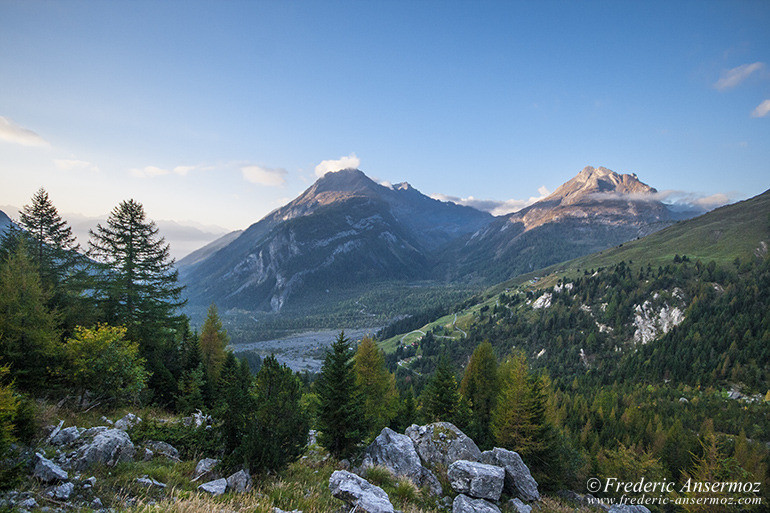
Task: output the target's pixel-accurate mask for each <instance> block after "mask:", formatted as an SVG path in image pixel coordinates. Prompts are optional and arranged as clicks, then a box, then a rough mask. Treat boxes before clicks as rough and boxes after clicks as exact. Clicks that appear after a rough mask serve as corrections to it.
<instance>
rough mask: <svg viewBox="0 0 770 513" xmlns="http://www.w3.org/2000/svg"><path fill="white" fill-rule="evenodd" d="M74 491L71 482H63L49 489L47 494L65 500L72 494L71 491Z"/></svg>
mask: <svg viewBox="0 0 770 513" xmlns="http://www.w3.org/2000/svg"><path fill="white" fill-rule="evenodd" d="M74 491H75V485H74V484H72V483H63V484H60V485H59V486H57V487H56V488H54V489H53V490H51V491H50V492H48V493H49V495H50V496H51V497H53V498H54V499H59V500H62V501H66V500H68V499H69V498H70V496H71V495H72V492H74Z"/></svg>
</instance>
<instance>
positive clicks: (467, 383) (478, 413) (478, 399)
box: [460, 342, 498, 449]
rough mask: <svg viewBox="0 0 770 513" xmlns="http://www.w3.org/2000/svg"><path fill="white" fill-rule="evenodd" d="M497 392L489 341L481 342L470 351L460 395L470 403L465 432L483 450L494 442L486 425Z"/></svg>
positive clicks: (493, 361) (490, 446)
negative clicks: (467, 431) (471, 352)
mask: <svg viewBox="0 0 770 513" xmlns="http://www.w3.org/2000/svg"><path fill="white" fill-rule="evenodd" d="M497 392H498V382H497V357H496V356H495V353H494V350H493V349H492V344H490V343H489V342H483V343H481V344H479V346H478V347H476V349H475V350H474V351H473V354H472V355H471V359H470V362H468V366H467V367H466V368H465V374H464V375H463V380H462V382H461V383H460V394H462V396H463V397H465V399H466V400H467V401H468V402H469V403H470V408H471V413H472V415H471V422H470V426H469V428H470V429H469V433H468V435H469V436H470V437H471V438H473V440H475V441H476V443H478V444H479V446H480V447H483V448H485V449H488V448H492V445H493V444H494V437H493V435H492V430H491V427H490V424H491V421H492V410H493V409H494V407H495V403H496V402H497Z"/></svg>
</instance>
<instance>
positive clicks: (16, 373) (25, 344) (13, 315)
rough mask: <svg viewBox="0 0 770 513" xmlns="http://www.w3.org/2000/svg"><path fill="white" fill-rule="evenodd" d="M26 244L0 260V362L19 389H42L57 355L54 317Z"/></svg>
mask: <svg viewBox="0 0 770 513" xmlns="http://www.w3.org/2000/svg"><path fill="white" fill-rule="evenodd" d="M48 299H49V296H48V294H47V293H46V292H45V290H43V287H42V285H41V283H40V275H39V274H38V272H37V269H36V268H35V265H34V264H33V263H32V262H31V261H30V259H29V256H28V252H27V249H26V247H25V244H24V243H23V242H22V243H21V244H20V245H19V246H18V247H17V248H16V250H15V251H14V252H13V253H12V254H10V255H8V256H6V257H5V259H4V261H2V262H0V365H6V364H10V368H11V376H12V377H13V379H14V380H15V382H16V386H18V387H19V388H20V389H22V390H27V391H42V390H45V389H49V388H50V386H51V382H50V377H51V375H52V371H53V367H55V366H56V365H57V358H58V356H59V349H60V347H59V346H58V340H59V333H58V331H57V329H56V325H57V318H56V316H55V314H54V313H52V312H51V311H50V310H49V309H48V307H47V306H46V303H47V301H48Z"/></svg>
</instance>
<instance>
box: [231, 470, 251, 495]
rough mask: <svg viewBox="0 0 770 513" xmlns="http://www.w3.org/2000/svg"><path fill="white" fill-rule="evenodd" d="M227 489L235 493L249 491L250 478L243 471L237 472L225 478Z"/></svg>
mask: <svg viewBox="0 0 770 513" xmlns="http://www.w3.org/2000/svg"><path fill="white" fill-rule="evenodd" d="M227 489H228V490H230V491H233V492H237V493H243V492H248V491H249V490H251V476H250V475H249V473H248V472H246V471H245V470H239V471H238V472H236V473H235V474H233V475H231V476H230V477H228V478H227Z"/></svg>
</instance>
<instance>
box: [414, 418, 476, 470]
mask: <svg viewBox="0 0 770 513" xmlns="http://www.w3.org/2000/svg"><path fill="white" fill-rule="evenodd" d="M406 435H407V436H408V437H409V438H411V439H412V441H413V442H414V448H415V449H416V450H417V454H419V455H420V459H421V460H422V462H423V464H424V465H426V466H429V467H430V466H434V465H446V466H449V465H451V464H452V463H454V462H455V461H457V460H467V461H479V460H480V458H481V451H480V450H479V448H478V446H477V445H476V443H475V442H474V441H473V440H471V439H470V438H469V437H468V436H466V435H465V433H463V432H462V431H460V430H459V429H457V427H455V426H454V425H453V424H450V423H449V422H434V423H433V424H428V425H427V426H418V425H417V424H412V425H411V426H410V427H408V428H407V429H406Z"/></svg>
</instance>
